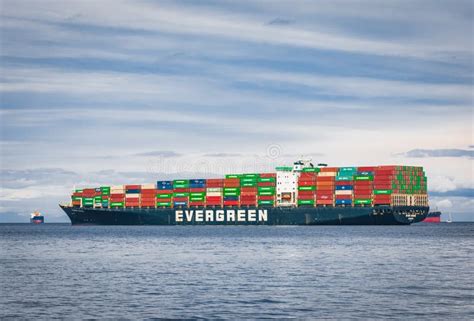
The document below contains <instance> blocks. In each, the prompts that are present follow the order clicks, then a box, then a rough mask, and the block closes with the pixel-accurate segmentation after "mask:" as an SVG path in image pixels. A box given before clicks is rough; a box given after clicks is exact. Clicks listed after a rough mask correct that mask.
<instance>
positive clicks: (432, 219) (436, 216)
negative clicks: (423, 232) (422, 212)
mask: <svg viewBox="0 0 474 321" xmlns="http://www.w3.org/2000/svg"><path fill="white" fill-rule="evenodd" d="M423 222H425V223H441V212H440V211H434V212H429V213H428V215H427V216H426V218H425V219H424V220H423Z"/></svg>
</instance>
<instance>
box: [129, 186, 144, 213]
mask: <svg viewBox="0 0 474 321" xmlns="http://www.w3.org/2000/svg"><path fill="white" fill-rule="evenodd" d="M141 189H142V187H141V185H125V207H129V208H134V207H140V193H141Z"/></svg>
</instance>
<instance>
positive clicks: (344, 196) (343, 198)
mask: <svg viewBox="0 0 474 321" xmlns="http://www.w3.org/2000/svg"><path fill="white" fill-rule="evenodd" d="M335 196H336V199H337V200H351V199H352V195H335Z"/></svg>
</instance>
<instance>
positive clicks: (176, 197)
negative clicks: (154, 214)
mask: <svg viewBox="0 0 474 321" xmlns="http://www.w3.org/2000/svg"><path fill="white" fill-rule="evenodd" d="M188 204H189V180H187V179H175V180H174V181H173V207H186V206H188Z"/></svg>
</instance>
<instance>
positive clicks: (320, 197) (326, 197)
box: [316, 193, 334, 200]
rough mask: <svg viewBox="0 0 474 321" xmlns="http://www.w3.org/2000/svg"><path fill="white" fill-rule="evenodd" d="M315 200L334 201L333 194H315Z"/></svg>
mask: <svg viewBox="0 0 474 321" xmlns="http://www.w3.org/2000/svg"><path fill="white" fill-rule="evenodd" d="M316 199H317V200H332V199H334V194H332V193H331V194H329V193H326V194H322V193H317V194H316Z"/></svg>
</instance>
